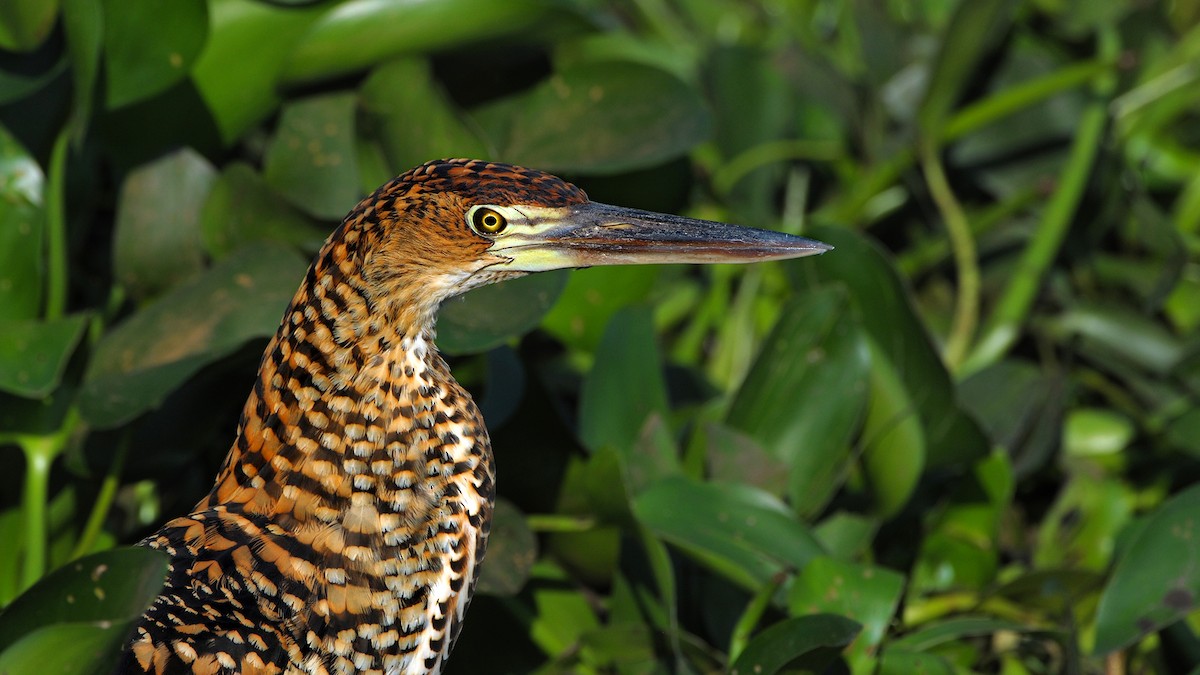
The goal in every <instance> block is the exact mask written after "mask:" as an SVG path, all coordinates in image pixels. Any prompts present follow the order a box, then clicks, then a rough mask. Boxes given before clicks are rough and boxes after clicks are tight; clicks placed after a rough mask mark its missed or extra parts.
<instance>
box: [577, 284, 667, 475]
mask: <svg viewBox="0 0 1200 675" xmlns="http://www.w3.org/2000/svg"><path fill="white" fill-rule="evenodd" d="M669 413H670V408H669V407H668V405H667V388H666V383H665V382H664V381H663V375H662V361H661V359H660V357H659V355H658V346H657V344H656V343H655V340H654V326H653V324H652V323H651V317H650V311H649V310H647V309H644V308H641V309H628V310H622V311H620V312H617V314H616V315H615V316H613V318H612V321H610V322H609V324H608V328H607V329H606V330H605V332H604V337H603V339H601V341H600V346H599V347H598V348H597V350H596V362H595V364H594V365H593V366H592V369H591V371H590V372H589V373H588V374H587V377H586V379H584V382H583V389H582V391H581V392H580V395H579V436H580V439H581V440H582V441H583V444H584V445H585V446H586V447H587V448H589V449H591V450H592V451H596V450H599V449H600V448H603V447H605V446H610V447H614V448H617V449H618V450H619V451H620V450H627V449H628V448H630V447H631V446H632V445H633V442H634V440H635V439H636V438H637V437H638V434H639V432H641V430H642V427H643V425H644V424H645V423H646V420H647V419H648V418H649V417H650V416H651V415H658V416H659V417H660V418H666V417H667V416H668V415H669Z"/></svg>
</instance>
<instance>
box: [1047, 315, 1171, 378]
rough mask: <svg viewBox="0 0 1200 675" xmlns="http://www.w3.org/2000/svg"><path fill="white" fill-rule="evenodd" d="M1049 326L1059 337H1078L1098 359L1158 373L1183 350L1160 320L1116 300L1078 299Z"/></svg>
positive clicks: (1168, 369) (1164, 373)
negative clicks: (1099, 301)
mask: <svg viewBox="0 0 1200 675" xmlns="http://www.w3.org/2000/svg"><path fill="white" fill-rule="evenodd" d="M1051 326H1052V328H1053V330H1054V332H1055V333H1056V334H1057V336H1059V337H1060V338H1061V339H1066V338H1078V339H1080V340H1081V341H1082V343H1083V344H1082V347H1083V348H1084V349H1087V350H1091V351H1093V352H1094V353H1095V354H1096V356H1097V357H1098V359H1099V360H1102V361H1103V360H1105V359H1110V358H1114V357H1115V358H1120V359H1122V360H1126V361H1128V362H1130V363H1133V364H1136V365H1137V366H1138V367H1140V368H1144V369H1146V370H1147V371H1149V372H1151V373H1155V374H1158V375H1166V374H1167V373H1170V372H1171V370H1172V369H1174V368H1175V367H1176V365H1177V364H1178V363H1179V361H1180V360H1181V359H1182V358H1183V356H1184V355H1185V353H1186V352H1185V350H1184V347H1183V345H1181V344H1180V342H1179V340H1178V338H1176V337H1175V336H1174V335H1172V334H1171V332H1170V331H1169V330H1167V328H1166V327H1164V326H1163V325H1162V324H1161V323H1159V322H1157V321H1155V320H1153V319H1151V318H1150V317H1148V316H1146V315H1145V314H1143V313H1141V312H1136V311H1132V310H1131V309H1130V308H1128V307H1123V306H1118V305H1116V304H1097V303H1080V304H1078V305H1076V306H1073V307H1071V308H1070V309H1068V310H1067V311H1065V312H1063V313H1061V314H1060V315H1058V316H1057V317H1055V319H1054V321H1053V323H1052V324H1051Z"/></svg>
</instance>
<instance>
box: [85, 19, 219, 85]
mask: <svg viewBox="0 0 1200 675" xmlns="http://www.w3.org/2000/svg"><path fill="white" fill-rule="evenodd" d="M103 6H104V73H105V82H106V83H107V89H108V92H107V102H108V105H109V107H112V108H118V107H120V106H123V105H127V104H129V103H133V102H134V101H137V100H140V99H143V98H146V97H148V96H151V95H153V94H156V93H158V92H160V91H162V90H164V89H166V88H167V87H169V86H170V85H172V84H174V83H175V82H178V81H180V80H182V79H183V78H185V77H187V74H188V71H189V70H190V68H191V65H192V62H193V61H195V60H196V56H197V55H198V54H199V53H200V49H201V48H202V47H203V46H204V40H205V37H206V36H207V33H208V4H207V3H206V2H204V0H176V1H173V2H172V3H171V6H170V11H148V9H147V7H146V6H145V5H143V4H141V3H138V2H125V1H124V0H103Z"/></svg>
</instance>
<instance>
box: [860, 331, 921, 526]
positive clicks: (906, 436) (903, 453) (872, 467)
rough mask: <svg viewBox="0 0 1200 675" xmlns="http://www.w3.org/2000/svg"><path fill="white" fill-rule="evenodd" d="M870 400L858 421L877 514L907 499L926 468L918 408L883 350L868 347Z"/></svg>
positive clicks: (891, 511) (894, 509)
mask: <svg viewBox="0 0 1200 675" xmlns="http://www.w3.org/2000/svg"><path fill="white" fill-rule="evenodd" d="M871 356H872V358H871V401H870V404H869V405H868V407H867V418H866V421H865V422H864V423H863V431H862V436H863V460H862V461H863V469H864V471H865V473H866V478H867V481H868V483H869V485H870V490H871V494H872V495H873V496H874V498H875V507H876V509H878V512H879V514H880V515H883V516H891V515H895V514H896V512H897V511H899V510H900V508H901V507H903V506H904V504H905V503H906V502H907V501H908V498H909V497H910V496H911V495H912V492H913V490H914V489H915V488H916V486H917V480H918V479H919V478H920V477H921V472H922V470H923V469H924V467H925V432H924V430H923V429H922V427H921V423H920V417H919V415H918V410H917V406H916V405H915V404H914V402H913V398H912V396H911V394H910V393H909V392H908V390H907V389H905V383H904V382H903V380H901V378H900V374H899V373H897V372H896V369H895V366H893V365H892V363H890V362H889V360H888V359H887V357H886V356H884V354H883V351H882V350H880V349H878V348H877V347H875V346H874V345H872V353H871Z"/></svg>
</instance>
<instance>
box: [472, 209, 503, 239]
mask: <svg viewBox="0 0 1200 675" xmlns="http://www.w3.org/2000/svg"><path fill="white" fill-rule="evenodd" d="M471 224H472V225H474V226H475V229H476V230H479V231H480V232H482V233H484V234H500V233H501V232H503V231H504V228H506V227H508V220H507V219H505V217H504V216H502V215H500V213H498V212H496V211H493V210H492V209H489V208H481V209H476V210H475V213H473V214H471Z"/></svg>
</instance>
